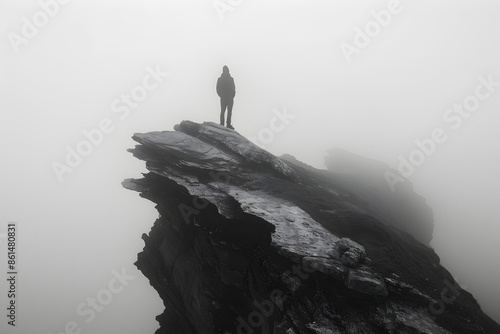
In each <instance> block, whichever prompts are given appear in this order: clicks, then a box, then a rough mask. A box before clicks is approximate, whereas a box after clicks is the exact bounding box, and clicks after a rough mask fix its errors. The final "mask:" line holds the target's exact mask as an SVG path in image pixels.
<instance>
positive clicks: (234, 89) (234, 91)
mask: <svg viewBox="0 0 500 334" xmlns="http://www.w3.org/2000/svg"><path fill="white" fill-rule="evenodd" d="M231 79H232V78H231ZM231 81H232V82H233V97H235V96H236V85H235V84H234V79H232V80H231Z"/></svg>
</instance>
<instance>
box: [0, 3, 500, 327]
mask: <svg viewBox="0 0 500 334" xmlns="http://www.w3.org/2000/svg"><path fill="white" fill-rule="evenodd" d="M41 2H42V3H47V2H49V0H41ZM222 2H225V1H222ZM233 3H236V5H235V6H234V8H233V10H232V11H228V12H226V13H224V15H223V17H224V20H221V19H220V17H219V15H218V14H217V12H216V10H215V9H214V7H213V2H212V0H206V1H201V0H197V1H195V0H182V1H180V0H175V1H165V0H163V1H159V0H158V1H157V0H140V1H139V0H120V1H118V0H115V1H111V0H99V1H97V0H85V1H82V0H72V1H70V2H69V3H68V4H65V5H61V6H60V8H59V11H58V12H57V13H56V14H55V15H54V17H51V18H50V19H49V21H48V24H47V25H46V26H44V27H41V28H39V31H38V33H37V34H36V35H35V36H34V37H32V38H31V39H28V42H27V43H26V44H22V45H19V52H18V53H16V52H15V50H14V48H13V46H12V43H11V42H10V41H9V36H12V35H9V34H11V33H15V34H19V35H22V33H21V30H22V26H23V24H24V23H23V17H26V18H28V19H29V20H31V18H32V17H33V15H35V14H36V13H37V12H39V11H40V10H41V9H40V5H39V2H38V1H34V0H33V1H31V0H29V1H28V0H1V1H0V60H1V61H0V109H1V110H2V115H3V121H2V122H1V125H0V133H1V134H2V140H1V141H0V149H1V152H2V164H1V165H0V175H2V183H1V187H0V191H1V193H0V194H1V196H2V199H3V202H4V206H3V207H2V210H1V213H0V233H5V230H6V225H7V222H9V221H16V222H18V225H19V240H20V241H19V249H18V252H19V254H18V255H19V296H18V307H19V308H18V312H19V313H18V327H16V329H14V330H13V329H12V328H9V326H7V325H6V321H5V317H4V316H3V315H2V316H1V318H2V319H3V320H2V322H1V324H0V328H1V331H2V333H3V332H4V331H5V330H6V331H7V333H35V332H36V333H43V334H46V333H47V334H48V333H53V334H56V333H60V332H62V331H63V330H64V326H65V324H66V323H68V322H70V321H75V322H76V323H77V324H79V325H80V326H81V329H82V333H89V334H91V333H105V332H109V333H113V332H114V333H116V332H121V333H138V332H142V333H148V332H149V333H153V332H154V331H155V329H156V328H157V324H156V322H155V320H154V317H155V316H156V315H157V314H160V313H161V312H162V309H163V307H162V304H161V301H160V299H159V297H157V295H156V292H155V291H154V290H153V289H152V288H151V287H150V286H149V284H148V282H147V280H146V279H145V278H144V277H143V276H142V274H141V273H139V272H138V271H137V270H135V267H134V266H133V265H132V263H133V262H134V261H135V259H136V254H137V253H138V252H139V251H140V250H141V249H142V247H143V242H142V240H141V238H140V236H141V234H142V233H143V232H149V229H150V228H151V226H152V224H153V222H154V220H155V218H156V217H157V213H156V211H155V209H154V206H153V204H152V203H149V202H148V201H146V200H144V199H141V198H140V197H139V196H138V195H137V194H136V193H133V192H131V191H127V190H125V189H123V188H122V187H121V185H120V182H121V181H122V180H123V179H125V178H128V177H140V173H141V172H143V171H144V170H145V168H144V167H143V163H142V162H140V161H138V160H136V159H134V158H133V157H132V156H131V154H129V153H127V152H126V149H128V148H130V147H133V146H134V142H133V141H132V140H131V139H130V137H131V136H132V134H133V133H134V132H146V131H152V130H172V129H173V126H174V125H175V124H176V123H179V122H180V121H181V120H183V119H190V120H193V121H198V122H202V121H215V122H217V121H218V109H219V105H218V98H217V96H216V94H215V81H216V79H217V77H218V76H219V75H220V72H221V68H222V66H223V65H228V66H229V68H230V70H231V74H232V75H233V77H234V79H235V82H236V90H237V95H236V98H235V106H234V113H233V120H234V121H233V124H234V126H235V127H236V129H237V130H238V131H239V132H240V133H241V134H243V135H245V136H247V137H249V138H250V137H257V136H258V134H259V132H260V131H262V129H263V128H266V127H269V124H270V120H271V118H272V117H273V115H274V114H273V110H274V109H278V110H283V108H286V110H287V111H288V112H289V113H291V114H293V115H295V119H293V120H292V121H291V122H290V124H288V125H287V126H286V128H285V129H284V130H283V131H282V132H279V133H276V134H275V135H274V139H273V140H272V142H270V143H269V144H268V145H266V149H268V150H269V151H271V152H272V153H274V154H277V155H281V154H283V153H289V154H292V155H294V156H296V157H297V158H298V159H300V160H302V161H304V162H307V163H309V164H312V165H314V166H316V167H319V168H324V166H323V156H324V155H325V154H326V151H327V150H328V149H330V148H333V147H339V148H343V149H347V150H350V151H352V152H354V153H357V154H360V155H364V156H367V157H370V158H374V159H378V160H381V161H384V162H387V163H389V164H390V165H392V166H394V167H397V166H398V161H399V160H398V159H399V158H398V157H399V156H400V155H402V156H404V157H408V156H409V154H410V152H412V150H414V149H415V148H416V146H415V144H414V141H415V140H416V139H419V140H422V139H423V138H425V137H428V136H430V133H431V132H432V130H433V129H434V128H436V127H441V128H442V129H443V130H444V131H445V133H446V134H447V135H448V139H447V141H446V142H445V143H443V144H439V145H438V146H437V149H436V151H435V153H434V154H433V155H431V156H429V157H428V158H427V159H426V160H425V162H424V164H422V165H421V166H419V167H418V168H417V170H416V171H415V173H414V174H413V175H412V176H411V177H409V179H410V180H411V181H412V182H413V184H414V186H415V190H416V191H417V192H418V193H419V194H421V195H422V196H424V197H425V198H427V200H428V203H429V204H430V205H431V207H432V208H433V209H434V212H435V219H436V228H435V234H434V241H433V243H432V246H433V247H434V248H435V249H436V251H437V252H438V254H439V255H440V256H441V258H442V261H443V263H444V265H445V266H446V267H447V268H448V269H449V270H450V271H451V272H452V273H453V274H454V276H455V277H456V279H457V280H458V281H459V282H460V283H461V284H463V285H465V286H467V289H468V291H470V292H472V293H473V294H474V295H475V296H476V297H477V298H478V299H479V301H480V303H481V305H483V307H484V308H485V309H486V310H487V311H488V312H489V313H490V314H491V315H492V316H494V317H495V318H496V319H497V321H500V314H499V313H496V314H494V311H493V310H494V308H495V306H497V305H498V304H499V302H500V289H498V283H497V282H498V281H500V265H499V263H498V260H495V258H496V255H497V254H498V253H499V252H500V246H499V243H498V240H497V239H498V235H499V233H498V232H499V228H498V218H497V217H498V213H497V210H496V209H497V208H496V205H497V204H498V200H499V193H498V189H499V188H500V177H498V170H499V169H500V159H499V155H498V152H499V149H500V140H499V139H500V134H499V131H498V129H497V128H498V125H499V124H500V114H499V112H498V111H500V89H499V90H498V91H497V92H495V93H493V94H492V95H491V97H490V98H488V99H486V100H485V101H483V102H481V105H480V107H479V109H478V110H477V111H476V112H474V113H473V114H472V116H471V117H470V118H468V119H466V120H464V122H463V124H462V126H461V127H460V128H459V129H457V130H453V129H452V128H451V127H450V123H446V122H445V121H444V120H443V118H442V117H443V115H444V113H445V111H446V110H447V109H448V108H450V107H452V106H453V104H454V103H459V102H462V101H463V100H464V99H465V98H466V97H468V96H470V95H472V94H474V92H475V88H476V86H477V85H478V84H479V81H478V76H483V77H485V78H487V77H488V75H490V74H491V75H493V78H494V79H496V81H500V71H499V69H500V67H499V65H500V43H499V42H500V21H499V20H498V16H499V14H500V3H498V1H495V0H478V1H464V0H439V1H435V0H434V1H430V0H420V1H413V2H412V1H410V0H401V13H400V14H397V15H393V16H392V20H391V22H390V23H389V24H388V25H387V27H384V28H383V29H382V31H381V32H380V34H379V35H378V36H376V37H374V38H373V39H372V41H371V43H370V45H369V46H367V47H366V48H363V49H361V50H360V53H359V54H354V55H353V56H352V61H351V62H348V61H347V59H346V58H345V57H344V55H343V54H342V52H341V50H340V44H341V43H342V42H347V43H351V44H352V43H353V38H354V34H355V28H356V27H360V28H364V27H365V25H366V24H367V23H369V22H370V21H372V20H373V17H372V16H370V12H371V11H372V10H375V11H379V10H381V9H384V8H387V5H388V3H389V1H378V0H377V1H356V2H355V3H353V2H351V1H340V0H339V1H333V0H330V1H320V0H317V1H314V2H312V1H305V0H304V1H299V0H293V1H291V0H274V1H269V0H252V1H245V0H242V1H240V2H239V4H238V1H233ZM156 66H159V67H160V68H161V69H162V70H163V71H165V72H169V73H170V76H169V77H168V78H167V79H165V80H164V81H163V82H162V83H161V84H160V85H159V86H158V87H157V88H156V89H154V90H153V91H151V92H149V94H148V96H147V98H146V99H145V100H144V101H142V102H141V103H140V104H139V106H138V107H137V108H136V109H135V110H132V111H131V113H130V114H129V115H128V116H127V117H126V118H124V119H119V118H118V114H115V113H113V111H112V109H111V105H112V103H113V101H115V100H116V99H119V98H120V96H121V94H129V93H130V91H131V90H132V89H133V88H134V87H136V86H137V85H140V84H141V83H142V80H143V78H144V76H145V75H146V74H147V71H146V68H148V67H151V68H155V67H156ZM105 118H109V119H110V120H111V122H112V124H113V125H114V126H115V128H114V131H113V132H111V133H109V134H106V135H105V136H104V139H103V141H102V144H100V145H99V146H98V147H97V148H95V149H93V151H92V153H91V154H89V155H88V156H87V157H85V158H84V159H83V163H82V164H81V165H80V166H78V167H77V168H75V169H74V171H73V172H72V173H70V174H65V175H64V177H63V182H59V181H58V179H57V177H56V175H55V173H54V172H53V170H52V167H51V164H52V163H53V162H54V161H58V162H61V163H63V162H64V159H65V156H66V146H68V145H69V146H70V147H72V148H75V147H76V145H77V144H78V143H79V142H80V141H82V140H83V139H85V137H83V135H82V133H81V132H82V130H85V129H87V130H90V129H92V128H95V127H97V126H98V124H99V122H100V121H101V120H102V119H105ZM4 246H5V243H2V245H0V247H2V249H1V250H0V255H1V257H2V259H0V261H1V263H2V266H1V267H2V268H4V267H5V262H6V260H4V259H6V254H5V247H4ZM122 268H126V271H127V272H128V273H130V274H131V275H135V276H136V278H135V279H134V280H133V281H131V282H130V284H129V285H128V286H127V287H126V288H125V289H124V290H123V292H121V293H119V294H116V295H114V297H113V301H112V302H111V303H110V304H109V305H106V306H105V308H104V310H103V311H102V312H100V313H98V314H97V316H96V318H95V320H93V321H91V322H90V323H88V324H87V323H85V321H84V319H85V317H82V316H79V315H78V314H77V313H76V307H77V305H79V304H80V303H82V302H85V300H86V298H87V297H95V296H96V295H97V294H98V292H99V291H100V290H101V289H104V288H106V287H107V285H108V282H109V281H110V280H111V279H112V278H113V274H112V271H113V270H117V271H121V269H122ZM4 286H5V282H4V281H2V283H1V284H0V287H2V290H1V291H5V290H4ZM6 303H7V297H6V295H5V293H4V292H2V295H0V305H6Z"/></svg>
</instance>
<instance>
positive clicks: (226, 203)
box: [123, 121, 500, 334]
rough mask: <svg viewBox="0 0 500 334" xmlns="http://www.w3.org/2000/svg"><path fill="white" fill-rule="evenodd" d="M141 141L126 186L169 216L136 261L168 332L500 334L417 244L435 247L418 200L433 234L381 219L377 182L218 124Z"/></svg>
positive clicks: (400, 215)
mask: <svg viewBox="0 0 500 334" xmlns="http://www.w3.org/2000/svg"><path fill="white" fill-rule="evenodd" d="M133 138H134V140H136V141H137V142H138V143H139V145H137V146H136V147H135V148H134V149H131V150H130V151H131V152H132V153H133V154H134V156H135V157H137V158H138V159H141V160H144V161H146V168H147V169H148V171H149V172H148V173H147V174H144V175H143V178H141V179H128V180H125V181H124V182H123V185H124V187H126V188H128V189H131V190H134V191H138V192H139V193H140V195H141V196H142V197H144V198H146V199H148V200H150V201H152V202H154V203H156V209H157V210H158V212H159V218H158V219H157V220H156V222H155V223H154V225H153V227H152V229H151V231H150V232H149V234H143V236H142V238H143V239H144V243H145V247H144V250H143V251H142V252H141V253H140V254H139V255H138V259H137V262H136V266H137V267H138V268H139V269H140V270H141V271H142V272H143V273H144V275H145V276H146V277H147V278H148V279H149V281H150V283H151V285H152V286H153V287H154V288H155V289H156V291H157V292H158V294H159V296H160V298H161V299H162V300H163V302H164V306H165V311H164V312H163V314H161V315H159V316H158V317H157V320H158V322H159V326H160V328H159V329H158V331H157V332H156V334H164V333H165V334H166V333H169V334H171V333H176V334H188V333H189V334H191V333H192V334H194V333H202V334H205V333H207V334H208V333H284V334H285V333H286V334H294V333H295V334H298V333H307V334H309V333H310V334H328V333H350V334H351V333H352V334H354V333H376V334H379V333H380V334H382V333H390V334H393V333H405V332H406V333H418V334H424V333H427V334H430V333H464V334H465V333H467V334H469V333H488V334H490V333H500V327H499V326H498V325H497V324H496V323H495V322H493V321H492V320H491V319H489V318H488V317H487V316H486V315H485V314H484V313H483V312H482V311H481V309H480V307H479V305H478V304H477V302H476V301H475V299H474V298H473V297H472V295H471V294H469V293H468V292H466V291H464V290H463V289H461V288H460V287H459V286H458V285H457V284H456V282H455V281H454V280H453V278H452V276H451V274H450V273H449V272H448V271H447V270H446V269H445V268H443V267H442V266H441V265H440V264H439V257H438V256H437V255H436V254H435V252H434V251H433V250H432V249H431V248H429V247H428V246H427V245H426V244H424V243H421V242H419V241H417V239H418V240H421V241H422V240H423V241H424V242H426V241H428V240H430V238H432V233H430V234H429V231H432V228H429V226H432V219H431V218H429V217H431V216H429V212H430V209H429V208H428V207H427V206H426V205H425V202H422V201H421V200H419V199H418V196H413V195H412V194H411V193H408V194H409V197H408V198H409V199H412V198H414V197H415V198H417V199H416V200H415V203H416V206H417V207H419V206H420V207H421V209H422V211H423V212H425V214H422V215H421V216H415V215H413V214H411V216H412V217H414V220H415V222H414V221H412V224H413V223H416V224H418V223H419V222H418V219H416V218H415V217H417V218H418V217H420V218H421V219H422V221H421V222H420V223H421V224H422V227H421V230H419V227H418V225H417V226H412V228H411V229H408V228H407V226H405V224H406V223H407V221H406V219H405V218H404V217H405V214H406V213H405V212H404V210H396V211H394V210H392V209H391V208H390V207H387V206H380V204H377V206H376V210H374V207H375V206H373V205H372V204H373V203H371V202H370V198H371V197H370V196H367V195H366V194H367V193H369V194H371V193H370V191H371V192H373V189H374V188H372V185H371V184H369V185H367V188H369V189H370V191H368V192H367V191H364V190H363V191H360V189H362V188H363V185H364V184H365V183H369V182H368V181H369V180H368V181H366V182H365V181H364V183H362V184H360V181H359V180H358V181H357V184H354V183H351V182H350V181H349V180H350V178H352V175H350V176H349V177H346V174H345V173H343V172H341V168H340V167H339V170H338V171H336V170H335V167H333V166H334V165H332V164H330V165H329V168H330V170H328V171H327V170H317V169H314V168H312V167H310V166H307V165H306V164H303V163H301V162H299V161H297V160H295V159H294V158H293V157H290V156H285V157H283V158H278V157H275V156H273V155H272V154H270V153H269V152H267V151H265V150H262V149H261V148H259V147H257V146H256V145H254V144H253V143H251V142H250V141H248V140H247V139H246V138H244V137H242V136H240V135H239V134H238V133H237V132H235V131H232V130H228V129H227V128H225V127H222V126H220V125H218V124H214V123H203V124H197V123H194V122H189V121H184V122H182V123H181V124H179V125H177V126H176V127H175V131H163V132H151V133H146V134H135V135H134V136H133ZM335 166H338V164H337V165H335ZM359 173H364V171H362V172H359ZM359 173H358V175H359ZM377 191H378V190H377ZM382 191H383V190H382ZM405 191H407V190H405ZM386 198H389V196H386ZM386 203H393V202H391V201H389V200H387V202H386ZM394 203H396V202H394ZM414 209H415V208H414ZM417 211H418V210H417ZM380 212H383V213H384V214H383V215H381V214H380ZM412 212H413V211H412ZM387 217H389V218H387ZM399 220H405V222H400V221H399ZM407 232H411V233H412V234H413V235H410V234H408V233H407ZM416 238H417V239H416ZM432 305H434V306H436V305H442V306H443V311H441V312H435V308H432V307H430V306H432ZM433 312H434V313H433Z"/></svg>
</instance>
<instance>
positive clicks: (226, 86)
mask: <svg viewBox="0 0 500 334" xmlns="http://www.w3.org/2000/svg"><path fill="white" fill-rule="evenodd" d="M217 95H219V97H220V108H221V109H220V125H224V114H225V112H226V107H227V125H226V126H227V127H228V128H230V129H233V130H234V128H233V126H232V125H231V116H232V113H233V102H234V95H236V88H235V85H234V79H233V77H232V76H231V75H230V74H229V68H228V67H227V66H225V65H224V67H223V68H222V74H221V76H220V77H219V79H217Z"/></svg>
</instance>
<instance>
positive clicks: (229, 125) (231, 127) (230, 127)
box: [226, 124, 234, 130]
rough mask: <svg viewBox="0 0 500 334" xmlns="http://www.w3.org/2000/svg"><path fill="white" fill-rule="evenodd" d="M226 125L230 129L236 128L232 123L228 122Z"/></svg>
mask: <svg viewBox="0 0 500 334" xmlns="http://www.w3.org/2000/svg"><path fill="white" fill-rule="evenodd" d="M226 126H227V128H229V129H231V130H234V128H233V126H232V125H231V124H228V125H226Z"/></svg>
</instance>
